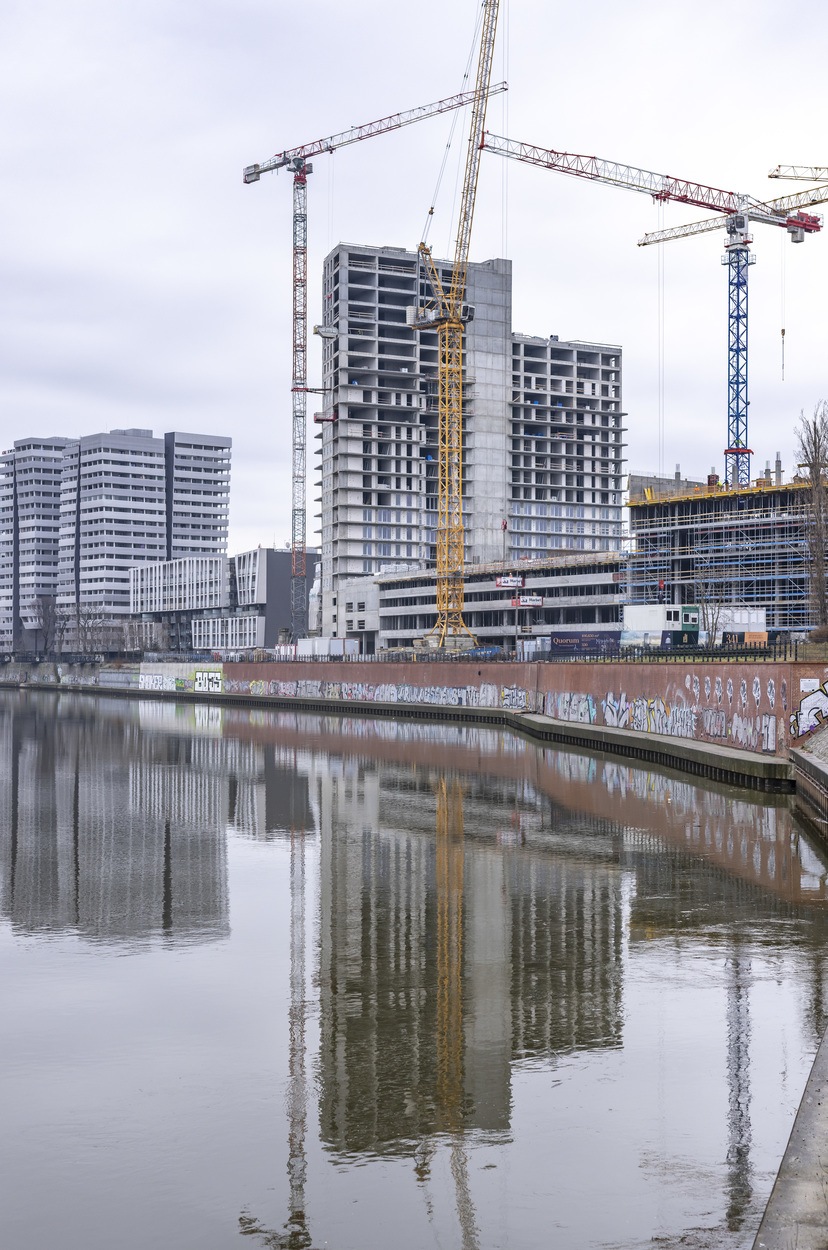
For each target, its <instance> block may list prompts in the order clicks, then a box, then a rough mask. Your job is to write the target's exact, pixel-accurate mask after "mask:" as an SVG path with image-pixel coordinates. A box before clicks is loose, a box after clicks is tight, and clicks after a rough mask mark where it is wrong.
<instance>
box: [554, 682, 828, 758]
mask: <svg viewBox="0 0 828 1250" xmlns="http://www.w3.org/2000/svg"><path fill="white" fill-rule="evenodd" d="M780 694H781V698H782V702H783V710H785V709H786V708H787V686H786V683H785V682H784V681H782V682H781V684H780ZM810 697H811V699H812V700H814V702H813V704H812V706H813V707H817V706H824V709H825V714H828V682H826V688H825V692H823V693H822V694H821V695H820V696H819V698H820V699H821V703H818V702H817V696H816V695H812V696H810ZM763 703H764V705H765V707H768V705H769V708H770V710H769V711H768V710H764V709H763V710H761V711H760V708H762V705H763ZM776 704H777V684H776V681H775V680H774V678H773V677H771V678H768V679H766V680H764V681H763V679H762V678H761V677H760V676H759V675H758V674H757V675H754V676H753V677H752V678H747V677H740V678H737V679H736V681H734V680H733V678H730V677H728V678H727V679H726V680H723V679H722V678H721V677H718V676H716V677H714V676H712V675H710V674H706V675H703V676H699V675H698V674H695V673H693V674H690V673H688V674H687V675H686V676H685V678H684V684H683V686H681V685H679V686H677V687H673V688H672V689H670V690H667V691H665V692H664V693H663V694H653V695H650V694H638V695H627V693H626V691H624V690H608V691H607V692H606V694H605V695H604V697H603V698H602V699H601V700H600V704H599V705H598V707H596V702H595V700H594V698H593V696H592V695H591V694H589V693H586V692H573V691H563V692H561V691H551V692H549V693H547V694H546V696H545V700H544V711H545V713H546V715H547V716H551V717H553V718H554V719H555V720H565V721H580V722H582V723H588V724H594V723H595V722H596V720H598V717H597V715H596V713H597V711H598V709H599V708H600V714H601V720H600V721H599V723H601V722H603V724H604V725H606V726H607V727H608V728H611V729H631V730H636V731H638V732H639V733H651V734H660V735H664V736H666V737H670V738H686V739H693V740H698V741H701V740H705V741H709V742H720V743H722V744H723V745H724V744H725V743H728V742H729V743H731V744H732V745H735V746H738V747H740V748H741V749H742V750H747V751H761V752H764V753H766V754H775V753H776V751H777V748H778V746H779V745H780V743H782V742H783V741H784V737H785V722H784V720H783V719H782V718H781V717H779V718H777V716H776ZM711 705H712V706H711ZM793 719H794V718H792V723H791V734H792V736H794V737H796V736H798V732H797V728H796V726H795V725H794V723H793Z"/></svg>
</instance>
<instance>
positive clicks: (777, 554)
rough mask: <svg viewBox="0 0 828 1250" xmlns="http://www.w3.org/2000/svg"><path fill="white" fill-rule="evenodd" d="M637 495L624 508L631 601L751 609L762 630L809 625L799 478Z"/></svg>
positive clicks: (804, 490)
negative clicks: (758, 611)
mask: <svg viewBox="0 0 828 1250" xmlns="http://www.w3.org/2000/svg"><path fill="white" fill-rule="evenodd" d="M643 494H644V498H641V499H638V498H633V497H631V498H630V503H629V508H630V513H629V515H630V535H631V538H632V551H631V553H630V562H629V598H630V602H631V603H654V602H657V601H658V600H659V599H661V600H664V601H666V602H668V603H717V604H723V605H731V606H734V607H740V608H751V607H759V608H765V610H766V620H767V628H768V630H770V631H785V632H789V633H790V632H797V631H805V630H808V629H810V628H812V626H813V613H812V608H811V600H810V593H809V559H808V542H807V537H808V526H809V517H810V487H809V484H808V483H807V482H806V481H798V480H794V481H793V482H791V483H789V484H782V483H780V482H778V481H773V480H767V481H766V480H764V479H760V480H759V481H757V482H756V483H755V485H751V486H750V487H744V488H739V489H729V488H727V487H723V486H720V485H718V484H716V485H710V486H699V485H696V486H693V487H690V488H686V489H685V488H681V489H679V488H677V489H676V490H675V492H674V493H672V494H669V495H665V494H662V493H661V492H660V491H658V490H655V489H653V488H647V489H646V490H645V491H644V492H643Z"/></svg>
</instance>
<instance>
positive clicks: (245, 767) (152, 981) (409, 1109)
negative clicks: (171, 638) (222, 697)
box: [0, 693, 827, 1250]
mask: <svg viewBox="0 0 828 1250" xmlns="http://www.w3.org/2000/svg"><path fill="white" fill-rule="evenodd" d="M0 754H1V755H2V759H3V766H2V769H0V969H2V985H3V1010H2V1013H0V1050H1V1051H2V1054H3V1056H4V1063H3V1069H2V1078H0V1079H2V1081H3V1104H2V1105H3V1107H4V1133H3V1148H2V1152H3V1158H2V1175H3V1177H4V1181H5V1182H6V1192H7V1194H8V1195H10V1198H9V1199H7V1201H6V1203H5V1204H4V1206H3V1209H2V1211H0V1244H2V1245H3V1247H4V1248H6V1247H8V1248H9V1250H17V1248H18V1247H19V1248H20V1250H24V1248H25V1250H29V1248H30V1247H40V1246H47V1245H49V1246H51V1245H60V1246H61V1247H63V1248H64V1250H75V1248H76V1247H77V1250H80V1248H81V1247H83V1250H98V1248H100V1250H104V1247H105V1248H106V1250H110V1248H112V1247H117V1248H120V1247H123V1250H133V1248H134V1250H139V1248H140V1250H144V1248H146V1247H149V1246H159V1247H165V1248H166V1247H170V1248H171V1250H189V1248H190V1247H196V1246H198V1247H199V1250H213V1248H214V1247H215V1250H219V1248H221V1250H226V1247H228V1246H230V1245H231V1244H234V1243H236V1244H238V1245H239V1246H240V1247H245V1246H247V1247H251V1248H252V1247H255V1246H262V1247H285V1248H288V1250H290V1248H293V1250H298V1248H300V1247H311V1246H313V1247H323V1246H329V1247H331V1250H350V1248H353V1250H357V1248H358V1250H364V1248H367V1250H373V1248H374V1247H376V1248H378V1250H379V1248H380V1247H381V1248H383V1250H384V1248H385V1247H390V1246H393V1247H395V1250H415V1248H419V1247H425V1246H432V1245H433V1246H435V1247H448V1246H451V1247H455V1246H458V1247H463V1250H472V1248H474V1247H478V1248H479V1250H488V1248H492V1250H494V1248H500V1247H511V1248H513V1250H523V1248H530V1247H535V1246H541V1245H548V1244H555V1245H560V1246H563V1247H566V1248H567V1250H577V1248H579V1247H616V1248H618V1250H621V1248H623V1250H630V1248H632V1247H643V1246H646V1245H650V1244H652V1240H653V1239H657V1240H658V1244H659V1245H661V1246H662V1247H665V1246H666V1247H670V1246H679V1245H681V1246H683V1247H687V1246H690V1247H698V1248H699V1250H702V1248H703V1247H713V1246H716V1247H719V1246H725V1247H732V1248H734V1250H736V1248H739V1250H741V1248H742V1247H748V1246H750V1245H751V1244H752V1239H753V1234H754V1232H755V1229H756V1227H757V1225H758V1220H759V1217H760V1215H761V1210H762V1208H763V1206H764V1202H765V1200H766V1198H767V1194H768V1193H769V1190H770V1186H771V1183H772V1179H773V1176H774V1174H775V1171H776V1168H777V1166H778V1163H779V1160H780V1158H781V1154H782V1151H783V1149H784V1146H785V1143H786V1141H787V1136H788V1133H789V1131H790V1126H791V1123H792V1119H793V1115H794V1112H795V1109H796V1106H797V1104H798V1101H799V1098H800V1096H801V1092H802V1089H803V1087H804V1083H805V1079H806V1076H807V1071H808V1068H809V1066H810V1061H811V1059H812V1057H813V1054H814V1051H815V1049H816V1045H817V1042H818V1039H819V1037H820V1036H821V1033H822V1030H823V1029H824V1027H825V1023H826V999H825V979H826V978H825V968H824V955H823V951H824V926H825V920H824V907H825V897H826V872H827V870H826V857H825V855H824V853H823V851H822V850H821V849H820V848H818V847H817V846H815V845H813V844H812V843H810V842H809V841H808V839H807V838H806V837H805V835H804V834H803V832H802V831H801V830H800V828H799V827H798V826H797V824H796V822H795V821H794V820H793V818H792V817H791V814H790V812H789V810H788V807H787V805H786V803H785V802H784V801H781V800H780V801H768V802H765V803H756V802H752V801H748V800H747V799H745V797H744V796H743V795H740V794H738V793H736V792H732V791H723V790H717V789H713V788H708V787H704V786H697V785H693V784H691V783H690V782H688V781H686V780H682V779H681V778H676V777H668V776H666V775H663V774H659V773H654V772H651V771H647V770H645V769H636V768H632V767H630V766H629V765H627V764H621V763H616V762H613V761H611V760H598V759H594V758H590V757H587V756H582V755H577V754H574V753H570V752H562V751H556V750H551V749H546V748H538V747H535V746H533V745H531V744H528V743H525V742H523V741H522V740H520V739H518V738H515V737H513V736H512V735H510V734H508V733H505V732H502V731H501V730H499V729H490V728H481V727H475V726H470V727H465V728H464V727H459V726H454V725H452V726H439V725H422V724H417V723H407V722H399V723H396V722H385V721H382V722H373V721H368V720H359V719H356V718H344V719H342V720H340V719H338V718H335V717H325V716H311V715H307V716H300V715H297V714H294V713H290V712H284V713H279V712H273V711H262V712H254V711H242V710H237V709H220V708H208V707H199V706H196V705H192V704H186V705H180V706H176V705H174V704H170V703H152V702H141V703H138V702H134V703H133V702H122V701H119V700H115V699H102V700H93V699H83V698H80V697H76V696H55V695H45V694H20V695H18V694H11V693H9V694H5V695H3V696H0ZM241 1237H244V1238H245V1240H244V1241H239V1238H241Z"/></svg>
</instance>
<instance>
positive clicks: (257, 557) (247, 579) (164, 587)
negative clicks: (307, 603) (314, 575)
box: [129, 547, 317, 651]
mask: <svg viewBox="0 0 828 1250" xmlns="http://www.w3.org/2000/svg"><path fill="white" fill-rule="evenodd" d="M316 555H317V553H316V552H315V551H313V550H311V551H309V552H308V558H309V562H310V566H311V567H312V566H313V562H314V558H315V556H316ZM291 567H292V557H291V553H290V551H287V550H285V551H276V550H274V549H273V548H270V547H255V548H253V549H252V550H251V551H243V552H240V553H239V554H238V555H235V556H224V555H221V556H187V557H183V558H181V559H178V560H163V561H160V562H159V563H157V564H136V565H133V567H132V568H131V569H130V570H129V592H130V594H129V611H130V617H131V619H132V622H133V623H134V624H136V625H144V624H148V623H154V624H156V625H159V626H162V627H163V630H164V633H165V635H166V646H167V647H168V648H169V649H170V650H173V651H189V650H190V649H191V648H192V649H194V650H196V651H242V650H248V649H251V648H262V647H274V646H276V644H277V642H278V641H279V634H280V631H282V630H287V629H289V628H290V623H291V621H290V617H291V607H290V603H291V600H290V586H291ZM309 586H310V578H308V579H306V587H307V588H308V589H309ZM136 632H137V633H138V636H140V633H139V632H138V631H136Z"/></svg>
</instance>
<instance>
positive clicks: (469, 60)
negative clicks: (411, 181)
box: [420, 5, 484, 256]
mask: <svg viewBox="0 0 828 1250" xmlns="http://www.w3.org/2000/svg"><path fill="white" fill-rule="evenodd" d="M483 13H484V8H483V5H481V6H480V11H479V13H478V15H477V22H476V24H475V28H474V35H473V36H472V41H471V47H470V48H469V55H468V58H467V59H466V68H465V70H464V72H463V84H462V87H461V88H460V90H461V91H465V90H467V88H468V83H469V79H470V77H471V72H472V65H473V63H474V58H475V53H476V52H477V45H478V42H479V39H480V28H481V26H482V24H483ZM461 112H462V110H455V111H454V112H453V113H452V117H451V125H450V126H449V136H448V140H447V141H446V146H445V148H444V150H443V159H442V161H441V162H440V170H439V173H438V174H437V182H436V185H435V187H434V191H433V193H432V196H431V207H430V208H429V210H428V212H427V213H426V219H425V225H424V226H423V230H422V234H421V235H420V237H421V239H422V241H423V243H426V242H427V241H428V232H429V227H430V226H431V220H432V218H433V216H434V207H435V205H436V203H437V200H438V198H439V195H440V187H441V186H442V183H443V175H444V174H445V172H446V165H447V164H448V158H449V152H450V151H451V146H452V144H453V142H454V136H455V132H456V130H457V124H458V122H459V120H460V113H461ZM459 176H460V175H459V171H458V175H457V179H459ZM456 204H457V180H455V185H454V200H453V203H452V210H451V221H452V222H453V221H454V212H455V207H456ZM449 237H451V236H449ZM450 255H451V243H450V242H449V246H448V248H447V249H446V256H450Z"/></svg>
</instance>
